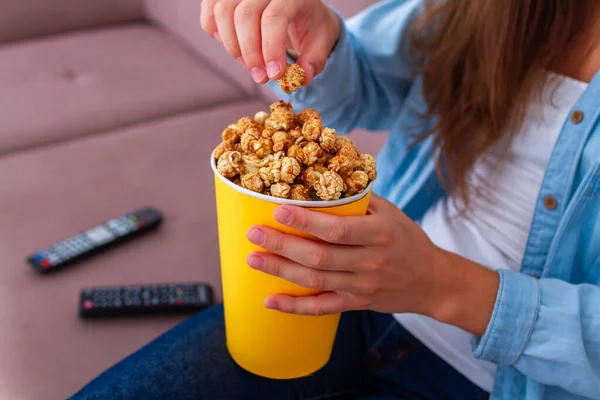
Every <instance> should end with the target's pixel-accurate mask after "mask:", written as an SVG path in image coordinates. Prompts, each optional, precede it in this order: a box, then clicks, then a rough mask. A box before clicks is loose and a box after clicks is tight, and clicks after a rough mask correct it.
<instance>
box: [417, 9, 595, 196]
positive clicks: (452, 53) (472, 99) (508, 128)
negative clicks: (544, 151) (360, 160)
mask: <svg viewBox="0 0 600 400" xmlns="http://www.w3.org/2000/svg"><path fill="white" fill-rule="evenodd" d="M596 1H598V0H424V6H423V7H424V8H423V10H422V12H421V13H420V15H419V16H418V17H417V18H416V19H415V22H414V23H413V24H412V26H411V29H410V36H409V37H410V38H411V44H412V46H413V50H414V54H418V56H419V57H418V64H419V67H420V69H421V71H420V72H421V73H422V75H423V96H424V99H425V101H426V103H427V105H428V111H427V115H425V116H424V117H425V119H426V120H428V121H430V122H431V121H435V124H434V128H433V129H432V130H430V131H429V132H427V133H425V134H424V135H422V136H420V138H419V140H424V139H425V138H427V137H430V136H433V143H434V150H435V151H436V153H437V169H438V174H439V176H440V178H441V179H442V182H443V183H444V184H445V186H446V188H447V189H448V190H449V192H451V193H456V194H458V196H459V197H461V198H462V199H463V200H464V202H465V203H464V204H468V203H467V202H468V185H467V177H468V174H469V172H470V171H471V170H472V167H473V165H474V164H475V162H476V161H477V159H478V157H479V156H480V155H481V154H482V153H483V152H485V151H486V150H487V149H489V148H490V147H491V146H493V145H494V144H496V143H498V142H499V141H500V139H502V138H503V136H506V135H511V134H513V133H514V132H516V131H517V130H518V128H519V127H520V125H521V124H522V123H523V118H524V113H525V111H526V109H527V105H528V103H529V102H530V101H531V100H532V97H534V96H536V95H537V94H541V89H542V88H543V83H544V82H545V79H546V76H545V71H548V70H552V69H553V67H554V66H556V64H557V63H560V62H561V58H562V57H564V55H565V53H566V52H567V51H568V50H569V49H571V48H572V47H573V46H575V45H577V41H578V40H579V36H580V35H579V34H580V33H581V32H582V30H583V29H584V27H586V26H588V21H589V19H590V18H591V15H593V13H592V11H593V5H594V4H593V3H595V2H596Z"/></svg>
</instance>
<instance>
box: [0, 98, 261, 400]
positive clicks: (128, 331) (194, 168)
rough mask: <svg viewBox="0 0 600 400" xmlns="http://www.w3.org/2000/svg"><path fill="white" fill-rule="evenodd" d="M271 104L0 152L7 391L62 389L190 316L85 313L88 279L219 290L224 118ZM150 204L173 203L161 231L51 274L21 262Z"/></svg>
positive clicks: (28, 396) (0, 296)
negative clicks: (216, 174)
mask: <svg viewBox="0 0 600 400" xmlns="http://www.w3.org/2000/svg"><path fill="white" fill-rule="evenodd" d="M266 107H267V105H266V104H263V103H258V102H252V103H243V104H240V103H238V104H237V105H231V106H227V107H222V108H218V109H216V110H212V111H203V112H196V113H191V114H186V115H181V116H176V117H172V118H170V119H167V120H162V121H159V122H156V123H153V124H149V125H140V126H137V127H133V128H129V129H125V130H121V131H119V132H110V133H107V134H105V135H101V136H94V137H85V138H82V139H78V140H73V141H70V142H68V143H64V144H62V145H60V146H53V147H46V148H42V149H34V150H31V151H26V152H23V153H19V154H11V155H7V156H5V157H2V158H0V193H1V195H0V219H1V220H2V223H1V224H0V255H1V257H0V321H3V323H2V329H0V354H2V357H0V399H19V400H38V399H60V398H63V399H64V398H65V397H66V396H68V395H69V394H71V393H72V392H73V391H75V390H77V389H78V388H79V387H80V386H82V385H84V384H85V383H86V382H87V381H89V380H90V379H91V378H93V377H94V376H95V375H97V374H98V373H100V372H101V371H102V370H104V369H105V368H107V367H108V366H110V365H111V364H112V363H114V362H116V361H117V360H119V359H120V358H122V357H124V356H126V355H127V354H129V353H130V352H132V351H134V350H135V349H137V348H138V347H140V346H142V345H143V344H144V343H146V342H147V341H149V340H150V339H152V338H153V337H155V336H157V335H159V334H160V333H161V332H163V331H165V330H166V329H167V328H169V327H171V326H173V325H174V324H176V323H177V322H179V321H180V320H181V317H175V316H173V317H148V318H142V319H123V320H109V321H82V320H79V319H78V317H77V305H78V304H77V301H78V296H79V290H80V288H82V287H84V286H94V285H113V284H115V285H120V284H137V283H160V282H177V281H183V282H187V281H205V282H209V283H211V284H212V285H213V287H214V289H215V292H216V295H217V298H218V299H220V292H221V290H220V289H221V288H220V271H219V260H218V247H217V231H216V216H215V204H214V191H213V189H214V186H213V177H212V171H211V169H210V167H209V158H210V154H211V151H212V149H213V147H214V146H216V145H217V144H218V143H219V142H220V132H221V130H222V129H223V128H224V127H225V126H227V125H228V124H229V123H231V122H232V121H236V120H237V119H238V118H240V117H242V116H246V115H252V114H254V113H255V112H256V111H258V110H260V109H265V108H266ZM15 171H18V173H14V172H15ZM144 205H151V206H155V207H157V208H158V209H160V210H162V211H163V213H164V217H165V219H164V222H163V225H162V226H161V227H160V228H159V230H158V231H156V232H153V233H150V234H148V235H147V236H144V237H140V238H138V239H134V240H133V241H132V242H130V243H127V244H125V245H123V246H121V247H119V248H115V249H112V250H110V251H107V252H104V253H101V254H99V255H97V256H95V257H92V258H90V259H88V260H86V261H85V262H82V263H81V264H78V265H74V266H72V267H69V268H66V269H64V270H62V271H57V272H56V273H54V274H51V275H46V276H40V275H38V273H37V272H35V271H34V270H33V269H32V268H31V267H29V266H28V265H27V264H26V263H25V261H24V260H25V257H26V256H27V255H28V254H29V253H31V252H33V251H35V250H37V249H40V248H43V247H46V246H48V245H50V244H52V243H54V242H56V241H59V240H61V239H63V238H65V237H68V236H71V235H73V234H75V233H77V232H79V231H82V230H85V229H86V228H89V227H91V226H94V225H96V224H97V223H100V222H102V221H104V220H106V219H109V218H111V217H113V216H117V215H120V214H121V213H123V212H126V211H129V210H131V209H134V208H137V207H141V206H144ZM9 321H10V322H9ZM32 382H33V383H34V384H32Z"/></svg>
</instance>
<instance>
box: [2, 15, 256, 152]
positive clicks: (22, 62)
mask: <svg viewBox="0 0 600 400" xmlns="http://www.w3.org/2000/svg"><path fill="white" fill-rule="evenodd" d="M0 88H2V90H0V155H2V154H6V153H9V152H12V151H16V150H23V149H26V148H29V147H35V146H40V145H45V144H49V143H52V144H56V143H57V142H61V141H64V140H67V139H70V138H74V137H77V136H83V135H87V134H93V133H99V132H104V131H108V130H111V129H115V128H119V127H122V126H126V125H131V124H135V123H139V122H143V121H148V120H155V119H159V118H162V117H165V116H169V115H173V114H176V113H181V112H186V111H191V110H197V109H199V108H202V107H206V106H211V107H215V106H218V105H220V104H223V103H226V102H231V101H237V100H241V99H242V97H245V96H244V95H243V92H241V91H239V90H237V89H236V87H234V85H233V84H231V83H230V82H229V81H228V80H226V79H223V78H222V77H221V76H220V75H219V74H218V73H215V72H214V71H213V70H211V69H210V68H209V67H206V66H205V65H204V64H202V63H201V62H199V61H198V60H197V59H196V57H195V56H193V55H192V53H190V52H188V51H187V50H185V49H184V48H183V47H182V46H180V45H179V43H178V42H177V41H175V40H173V39H172V38H171V37H169V36H167V35H166V34H164V33H163V32H162V31H161V30H159V29H157V28H154V27H153V26H152V25H149V24H130V25H120V26H116V27H107V28H102V29H93V30H88V31H82V32H78V34H77V35H72V34H65V35H61V36H51V37H47V38H42V39H39V40H31V41H25V42H13V43H11V44H7V45H3V46H0Z"/></svg>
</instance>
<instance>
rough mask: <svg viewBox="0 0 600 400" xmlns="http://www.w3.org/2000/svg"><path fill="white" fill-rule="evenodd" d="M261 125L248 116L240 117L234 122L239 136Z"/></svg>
mask: <svg viewBox="0 0 600 400" xmlns="http://www.w3.org/2000/svg"><path fill="white" fill-rule="evenodd" d="M259 128H261V126H260V125H259V124H258V123H257V122H256V121H254V120H253V119H252V118H250V117H243V118H240V119H239V120H238V122H237V124H235V130H236V131H237V132H238V134H239V135H240V136H242V135H243V134H244V133H246V132H247V131H248V130H249V129H259Z"/></svg>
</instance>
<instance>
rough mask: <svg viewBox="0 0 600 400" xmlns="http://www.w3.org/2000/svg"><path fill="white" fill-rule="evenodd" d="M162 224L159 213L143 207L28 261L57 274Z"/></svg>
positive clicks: (56, 245)
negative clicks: (77, 262)
mask: <svg viewBox="0 0 600 400" xmlns="http://www.w3.org/2000/svg"><path fill="white" fill-rule="evenodd" d="M161 222H162V215H161V213H160V212H159V211H158V210H156V209H154V208H150V207H146V208H142V209H139V210H137V211H133V212H130V213H127V214H124V215H121V216H120V217H117V218H113V219H111V220H109V221H106V222H104V223H102V224H100V225H97V226H95V227H93V228H90V229H88V230H87V231H85V232H82V233H80V234H77V235H75V236H72V237H70V238H68V239H65V240H63V241H61V242H59V243H56V244H54V245H52V246H50V247H48V248H47V249H44V250H40V251H38V252H36V253H35V254H32V255H31V256H29V257H28V258H27V262H28V263H29V264H31V265H32V266H33V267H34V268H35V269H36V270H37V271H39V272H42V273H47V272H51V271H55V270H57V269H59V268H62V267H64V266H67V265H69V264H71V263H73V262H75V261H78V260H80V259H82V258H84V257H86V256H89V255H91V254H93V253H95V252H97V251H100V250H104V249H107V248H109V247H112V246H113V245H116V244H118V243H121V242H123V241H125V240H127V239H130V238H133V237H135V236H137V235H139V234H141V233H143V232H147V231H150V230H152V229H154V228H156V227H158V226H159V225H160V223H161Z"/></svg>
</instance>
